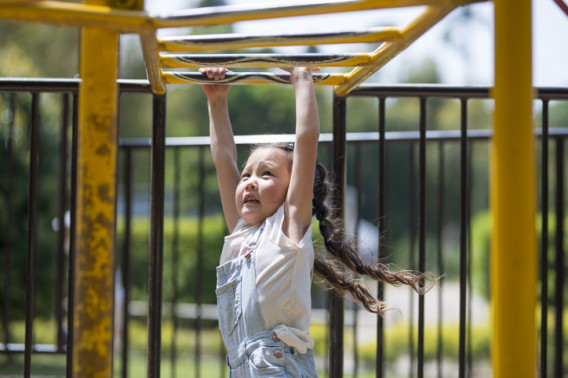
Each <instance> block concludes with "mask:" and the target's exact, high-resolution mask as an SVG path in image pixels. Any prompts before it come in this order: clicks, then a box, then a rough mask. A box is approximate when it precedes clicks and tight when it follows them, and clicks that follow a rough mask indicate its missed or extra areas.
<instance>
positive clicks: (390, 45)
mask: <svg viewBox="0 0 568 378" xmlns="http://www.w3.org/2000/svg"><path fill="white" fill-rule="evenodd" d="M454 9H455V7H449V6H444V7H440V6H429V7H427V8H426V10H425V11H424V12H423V13H422V14H421V15H420V16H418V17H417V18H416V19H415V20H414V21H412V22H411V23H410V24H408V25H407V26H406V27H405V28H404V29H403V30H402V31H401V39H400V40H398V41H395V42H386V43H384V44H383V45H381V46H380V47H379V48H378V49H377V50H375V51H374V52H373V53H372V54H370V58H371V60H372V61H373V64H372V65H369V66H365V67H357V68H355V69H353V71H351V72H350V73H349V74H347V75H346V81H345V83H344V84H341V85H339V86H337V87H336V88H335V94H336V95H337V96H345V95H346V94H347V93H349V92H350V91H351V90H353V89H354V88H356V87H357V86H358V85H359V84H361V83H362V82H363V81H365V80H366V79H368V78H369V77H370V76H371V75H373V74H374V73H375V72H377V71H378V70H379V69H380V68H381V67H383V66H384V65H385V64H387V63H388V62H389V61H390V60H391V59H392V58H394V57H395V56H396V55H398V54H399V53H400V52H402V51H403V50H404V49H406V48H407V47H408V46H409V45H410V44H411V43H413V42H414V41H416V40H417V39H418V38H419V37H420V36H421V35H423V34H424V33H425V32H426V31H428V30H429V29H430V28H431V27H432V26H434V25H435V24H436V23H437V22H439V21H440V20H441V19H443V18H444V17H446V15H448V13H450V12H451V11H452V10H454Z"/></svg>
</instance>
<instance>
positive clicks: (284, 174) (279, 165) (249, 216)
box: [235, 147, 291, 226]
mask: <svg viewBox="0 0 568 378" xmlns="http://www.w3.org/2000/svg"><path fill="white" fill-rule="evenodd" d="M290 173H291V172H290V160H289V159H288V156H287V154H286V152H285V151H283V150H281V149H279V148H275V147H268V148H267V147H261V148H258V149H256V150H255V151H253V153H252V154H251V155H250V156H249V158H248V160H247V163H246V165H245V167H244V168H243V172H242V173H241V180H240V181H239V184H238V185H237V190H236V193H235V203H236V205H237V211H238V213H239V215H240V216H241V218H243V219H244V220H245V221H246V222H247V223H248V224H250V225H256V226H258V225H261V224H262V222H264V220H265V219H266V218H268V217H269V216H271V215H272V214H274V213H275V212H276V210H278V208H279V207H280V205H282V203H283V202H284V200H285V199H286V193H287V191H288V185H289V184H290Z"/></svg>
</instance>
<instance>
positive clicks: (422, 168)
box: [417, 97, 426, 378]
mask: <svg viewBox="0 0 568 378" xmlns="http://www.w3.org/2000/svg"><path fill="white" fill-rule="evenodd" d="M418 143H419V148H418V154H419V158H418V164H419V171H418V172H419V173H418V174H419V178H418V187H419V189H418V196H419V197H418V270H419V271H420V272H424V271H426V99H425V98H423V97H421V98H420V140H419V142H418ZM421 285H423V283H422V284H421ZM417 359H418V378H422V377H423V376H424V296H423V295H420V296H419V297H418V356H417Z"/></svg>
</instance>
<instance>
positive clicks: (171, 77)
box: [0, 0, 480, 96]
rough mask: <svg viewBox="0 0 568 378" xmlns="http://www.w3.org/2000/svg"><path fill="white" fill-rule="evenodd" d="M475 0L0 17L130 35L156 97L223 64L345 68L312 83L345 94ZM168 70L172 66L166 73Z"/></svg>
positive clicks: (62, 11) (8, 8) (7, 6)
mask: <svg viewBox="0 0 568 378" xmlns="http://www.w3.org/2000/svg"><path fill="white" fill-rule="evenodd" d="M476 1H480V0H472V1H471V0H437V1H436V0H403V1H401V0H398V1H394V0H332V1H321V0H319V1H310V2H289V1H288V2H275V3H268V4H265V5H259V4H245V5H236V6H230V5H229V6H221V7H214V8H197V9H190V10H186V11H178V12H173V13H171V14H169V15H152V14H149V13H147V12H145V11H142V10H124V9H113V8H111V7H109V6H104V5H98V4H77V3H70V2H65V1H17V0H2V1H0V19H10V20H19V21H29V22H43V23H53V24H57V25H70V26H79V27H83V26H90V27H100V28H105V29H109V30H113V31H115V32H117V33H137V34H139V36H140V39H141V42H142V50H143V55H144V61H145V65H146V70H147V74H148V79H149V81H150V83H151V85H152V89H153V91H154V93H156V94H163V93H165V92H166V85H167V84H201V83H203V82H204V81H207V79H206V78H204V77H203V75H201V74H199V73H196V72H184V71H181V72H180V71H179V69H185V68H195V67H200V66H208V65H223V66H227V67H256V68H263V67H281V66H299V65H302V66H319V67H350V68H351V71H349V72H347V73H336V74H331V73H319V74H315V76H314V81H315V83H316V84H318V85H332V86H334V87H335V93H336V94H337V95H339V96H344V95H345V94H347V93H348V92H349V91H351V90H352V89H354V88H356V87H357V86H358V85H359V84H361V83H362V82H363V81H365V80H366V79H367V78H368V77H369V76H371V75H372V74H373V73H375V72H376V71H377V70H378V69H380V68H381V67H382V66H384V65H385V64H386V63H387V62H388V61H390V60H391V59H392V58H393V57H394V56H396V55H397V54H398V53H400V52H401V51H403V50H404V49H405V48H406V47H408V45H410V44H411V43H412V42H414V41H415V40H416V39H417V38H419V37H420V36H421V35H422V34H424V33H425V32H426V31H427V30H428V29H430V28H431V27H432V26H433V25H435V24H436V23H437V22H438V21H440V20H441V19H443V18H444V17H445V16H446V15H447V14H448V13H450V12H451V11H452V10H454V9H455V8H456V7H459V6H461V5H465V4H468V3H471V2H476ZM414 6H426V7H425V9H424V11H423V13H421V14H420V15H419V16H418V17H416V18H415V19H414V20H413V21H412V22H410V23H409V24H408V25H404V26H385V27H375V28H372V29H369V30H350V31H339V32H332V33H330V32H324V33H297V34H273V35H242V34H241V35H239V34H225V35H199V36H190V37H188V36H181V37H167V38H159V37H157V33H156V32H157V31H158V30H159V29H163V28H173V27H194V26H209V25H218V24H227V23H234V22H239V21H252V20H260V19H270V18H281V17H291V16H305V15H317V14H331V13H339V12H353V11H363V10H372V9H384V8H394V7H414ZM340 43H341V44H345V43H367V44H371V45H372V44H376V45H378V46H375V49H374V50H372V51H370V52H366V53H360V54H343V55H342V54H338V55H331V56H330V55H320V54H300V55H270V56H269V55H266V54H247V55H242V54H236V55H235V54H222V55H193V54H194V53H195V52H198V51H199V52H203V51H211V50H213V51H218V50H224V49H239V48H252V47H279V46H314V45H321V44H340ZM173 69H174V70H173ZM287 77H288V75H277V74H267V73H238V74H235V75H230V77H229V78H228V79H227V80H228V81H230V82H231V83H232V84H276V83H289V81H288V79H287Z"/></svg>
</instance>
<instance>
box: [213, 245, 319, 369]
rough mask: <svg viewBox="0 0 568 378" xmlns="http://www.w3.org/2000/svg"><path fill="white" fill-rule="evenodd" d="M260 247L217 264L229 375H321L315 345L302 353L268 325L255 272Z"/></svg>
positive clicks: (220, 315)
mask: <svg viewBox="0 0 568 378" xmlns="http://www.w3.org/2000/svg"><path fill="white" fill-rule="evenodd" d="M255 258H256V251H255V250H254V249H253V250H252V251H251V252H249V253H247V254H246V255H245V256H244V257H243V256H241V257H237V258H235V259H232V260H229V261H227V262H226V263H225V264H223V265H221V266H219V267H217V289H216V294H217V306H218V312H219V329H220V330H221V335H222V337H223V341H224V342H225V346H226V347H227V350H228V354H227V363H228V365H229V377H231V378H248V377H317V376H318V374H317V371H316V368H315V362H314V354H313V350H312V349H308V351H307V353H305V354H301V353H298V352H297V351H295V350H294V348H291V347H289V346H287V345H286V344H284V343H283V342H282V341H281V340H280V339H279V338H278V337H277V336H276V334H275V333H274V332H273V331H272V330H267V329H265V327H264V322H263V320H262V315H261V313H260V307H259V304H258V295H257V291H256V274H255Z"/></svg>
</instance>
